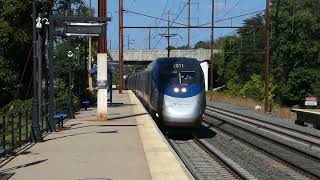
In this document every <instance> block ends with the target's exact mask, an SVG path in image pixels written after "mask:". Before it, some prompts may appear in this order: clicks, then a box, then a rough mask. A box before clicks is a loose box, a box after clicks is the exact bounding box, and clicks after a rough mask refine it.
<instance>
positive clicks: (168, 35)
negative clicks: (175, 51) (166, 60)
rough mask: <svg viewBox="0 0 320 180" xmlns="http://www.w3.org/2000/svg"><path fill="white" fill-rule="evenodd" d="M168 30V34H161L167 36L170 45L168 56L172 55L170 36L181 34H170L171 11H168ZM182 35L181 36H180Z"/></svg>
mask: <svg viewBox="0 0 320 180" xmlns="http://www.w3.org/2000/svg"><path fill="white" fill-rule="evenodd" d="M167 14H168V20H167V21H168V27H167V28H168V30H167V34H159V35H160V36H162V37H164V38H167V45H168V57H170V51H171V49H170V38H173V37H175V36H180V35H179V34H170V11H168V13H167ZM180 37H181V36H180Z"/></svg>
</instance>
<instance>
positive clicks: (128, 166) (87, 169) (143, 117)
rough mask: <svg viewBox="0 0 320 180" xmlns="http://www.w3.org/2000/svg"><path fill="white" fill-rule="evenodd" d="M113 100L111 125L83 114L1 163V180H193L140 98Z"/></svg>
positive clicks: (123, 96)
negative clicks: (40, 141) (61, 128)
mask: <svg viewBox="0 0 320 180" xmlns="http://www.w3.org/2000/svg"><path fill="white" fill-rule="evenodd" d="M113 95H114V96H113V101H114V104H113V105H112V106H111V107H108V120H107V121H97V120H96V114H97V112H96V109H95V108H89V109H88V110H87V111H85V110H83V111H80V113H79V114H78V115H77V116H76V119H71V120H69V121H68V122H67V123H66V124H65V126H64V129H63V130H62V131H59V132H55V133H51V134H48V135H47V136H45V137H44V140H45V142H42V143H37V144H28V145H26V146H25V147H23V148H22V149H20V150H19V151H18V153H17V154H16V155H15V156H12V157H7V158H5V159H2V160H1V162H0V179H8V178H10V180H11V179H14V180H16V179H17V180H29V179H30V180H31V179H32V180H33V179H46V180H51V179H52V180H57V179H59V180H98V179H99V180H116V179H117V180H118V179H125V180H127V179H138V180H148V179H155V180H158V179H159V180H160V179H163V180H164V179H166V180H179V179H193V178H192V176H191V174H190V173H189V171H188V170H187V168H186V167H185V166H184V164H183V163H182V162H181V161H180V159H179V158H178V156H177V155H176V154H175V152H174V151H173V150H172V148H171V147H170V145H169V144H168V143H167V141H166V140H165V138H164V137H163V135H162V134H161V132H160V130H159V129H158V128H157V126H156V124H155V123H154V121H153V120H152V119H151V117H150V116H149V114H148V113H147V112H146V110H145V109H144V107H143V106H142V105H141V103H140V101H139V100H138V99H137V98H136V96H135V95H134V94H133V93H132V92H131V91H125V92H124V93H123V94H121V95H119V94H118V92H117V91H114V93H113ZM1 177H2V178H1Z"/></svg>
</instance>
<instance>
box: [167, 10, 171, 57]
mask: <svg viewBox="0 0 320 180" xmlns="http://www.w3.org/2000/svg"><path fill="white" fill-rule="evenodd" d="M167 36H168V37H167V38H168V57H170V11H168V35H167Z"/></svg>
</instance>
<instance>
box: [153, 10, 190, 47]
mask: <svg viewBox="0 0 320 180" xmlns="http://www.w3.org/2000/svg"><path fill="white" fill-rule="evenodd" d="M187 5H188V4H185V5H184V6H183V8H182V9H181V11H180V12H179V14H178V15H177V17H176V18H175V20H174V21H176V20H177V19H178V18H179V17H180V15H181V14H182V12H183V11H184V9H185V8H186V7H187ZM171 25H172V24H171ZM167 32H168V31H167V30H166V32H165V33H167ZM160 41H161V38H160V39H159V40H158V42H157V44H156V45H155V46H154V48H152V50H155V49H156V48H157V47H158V45H159V43H160Z"/></svg>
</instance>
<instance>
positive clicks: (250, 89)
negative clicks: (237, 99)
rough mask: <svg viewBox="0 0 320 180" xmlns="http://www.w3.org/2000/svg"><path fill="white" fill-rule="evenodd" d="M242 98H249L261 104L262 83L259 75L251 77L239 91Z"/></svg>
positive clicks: (262, 97)
mask: <svg viewBox="0 0 320 180" xmlns="http://www.w3.org/2000/svg"><path fill="white" fill-rule="evenodd" d="M240 94H241V95H242V96H244V97H249V98H252V99H255V100H258V101H259V102H261V101H262V100H263V99H264V83H263V79H262V77H261V76H260V75H256V74H254V75H252V76H251V79H250V80H249V81H247V82H246V83H245V84H244V86H243V88H242V89H241V91H240Z"/></svg>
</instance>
